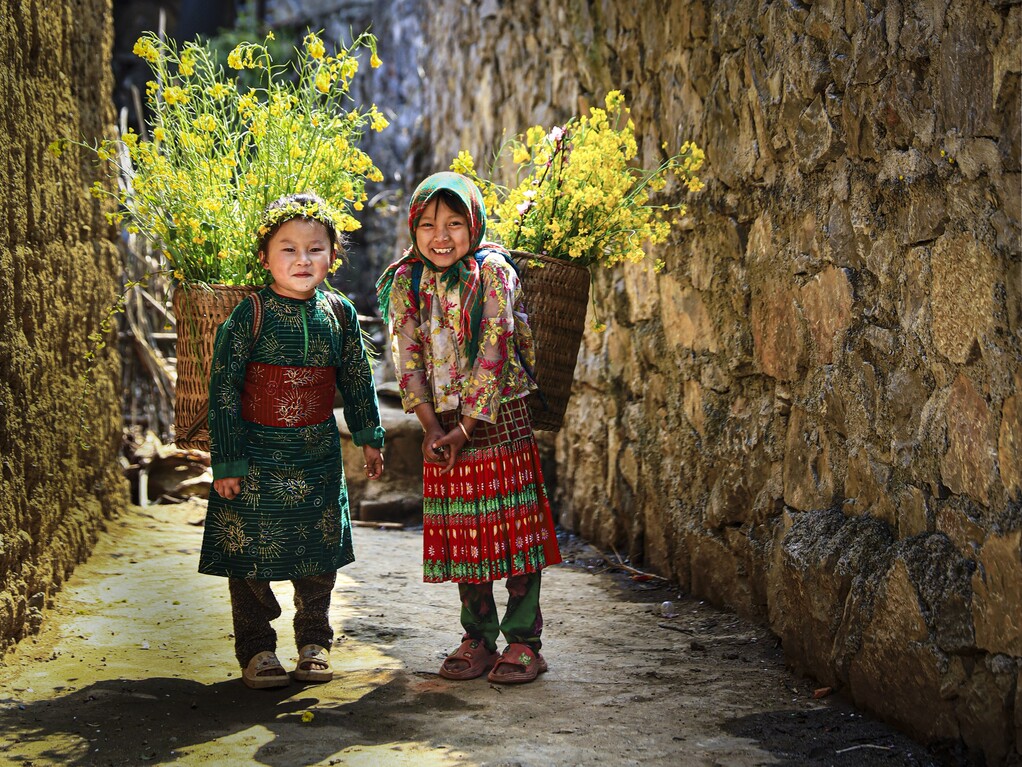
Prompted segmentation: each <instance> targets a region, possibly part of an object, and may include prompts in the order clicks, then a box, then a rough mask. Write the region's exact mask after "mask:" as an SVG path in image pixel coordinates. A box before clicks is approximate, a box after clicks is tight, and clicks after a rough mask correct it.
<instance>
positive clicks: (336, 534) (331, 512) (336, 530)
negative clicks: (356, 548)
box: [316, 504, 341, 543]
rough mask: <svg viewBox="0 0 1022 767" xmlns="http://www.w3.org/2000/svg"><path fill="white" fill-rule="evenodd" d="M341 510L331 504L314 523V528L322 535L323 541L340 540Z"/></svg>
mask: <svg viewBox="0 0 1022 767" xmlns="http://www.w3.org/2000/svg"><path fill="white" fill-rule="evenodd" d="M340 517H341V512H340V509H338V508H337V506H335V505H333V504H331V505H330V506H328V507H327V508H326V509H324V510H323V516H321V517H320V518H319V522H317V523H316V529H317V530H319V533H320V535H322V536H323V543H337V542H338V541H339V540H341V519H340Z"/></svg>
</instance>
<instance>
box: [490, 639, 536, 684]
mask: <svg viewBox="0 0 1022 767" xmlns="http://www.w3.org/2000/svg"><path fill="white" fill-rule="evenodd" d="M546 670H547V665H546V661H545V660H543V656H542V655H540V654H539V653H538V652H536V651H535V650H533V649H532V648H531V647H529V645H527V644H522V643H520V642H513V643H512V644H509V645H508V646H507V649H505V650H504V652H503V654H502V655H501V656H500V658H498V659H497V663H496V665H494V667H493V670H492V671H491V672H490V673H489V676H487V677H486V678H487V679H488V680H489V681H491V682H493V683H495V684H525V683H526V682H532V681H534V680H535V679H536V677H538V676H539V675H540V674H542V673H543V672H544V671H546Z"/></svg>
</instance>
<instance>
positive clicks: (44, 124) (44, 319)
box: [0, 0, 126, 654]
mask: <svg viewBox="0 0 1022 767" xmlns="http://www.w3.org/2000/svg"><path fill="white" fill-rule="evenodd" d="M109 6H110V3H109V0H79V2H76V3H73V4H72V3H54V2H50V1H49V0H0V100H2V106H3V108H2V109H0V121H2V122H3V123H4V128H3V130H2V131H0V167H2V168H3V169H4V174H3V178H2V181H0V184H2V188H3V201H4V216H3V220H2V222H0V371H2V373H0V462H2V469H0V471H2V478H0V654H2V652H3V649H6V648H7V647H8V646H10V645H11V644H12V643H13V642H15V641H17V640H18V639H20V638H22V637H24V636H25V635H26V634H28V633H31V632H32V631H34V630H35V629H36V628H37V627H38V625H39V622H40V620H41V616H42V612H41V611H42V610H43V608H44V607H45V605H46V604H47V601H48V600H49V598H50V595H51V594H53V593H54V592H55V591H56V590H57V589H58V588H59V587H60V584H61V583H62V582H63V581H64V580H65V579H66V578H67V576H68V575H69V574H70V572H71V571H72V569H73V568H74V566H75V564H76V563H78V562H80V561H82V560H83V559H84V558H85V557H86V556H87V554H88V553H89V551H90V550H91V548H92V545H93V543H94V541H95V540H96V536H97V534H98V532H99V530H100V529H101V528H102V525H103V520H104V519H106V518H109V517H110V516H111V515H112V514H115V513H116V512H117V510H118V509H121V508H123V506H124V504H125V502H126V492H125V485H124V481H123V479H122V478H121V476H120V468H119V465H118V462H117V458H118V454H119V449H120V434H121V413H120V398H119V391H118V390H117V384H118V382H119V362H118V359H117V358H116V356H115V355H114V354H113V353H112V352H110V351H108V350H107V349H104V350H102V351H101V352H100V353H99V354H98V355H97V358H96V362H95V363H94V364H93V365H92V366H91V371H89V370H87V365H86V363H85V360H84V355H85V354H86V352H87V350H88V349H89V348H90V342H89V341H88V336H89V334H91V333H93V332H95V331H97V329H98V328H99V327H100V323H101V322H102V320H103V318H104V317H105V316H106V314H107V310H108V307H110V306H111V305H112V304H113V302H114V300H115V298H116V295H117V293H116V291H117V282H116V275H117V274H118V273H119V258H118V254H117V249H116V246H115V244H114V241H113V236H114V233H113V231H112V230H111V229H110V228H109V227H108V226H107V225H106V223H105V221H104V219H103V217H102V216H101V215H100V210H99V208H98V204H97V203H96V201H95V200H93V199H92V198H91V197H90V195H89V193H88V192H89V185H90V184H91V183H92V181H93V180H94V178H95V166H94V161H93V160H92V158H91V157H89V156H88V155H86V154H84V153H81V152H78V151H68V152H66V153H65V154H64V155H63V156H61V157H59V158H58V157H55V156H53V155H52V154H51V153H49V152H47V151H46V149H47V145H48V144H49V143H50V142H51V141H53V140H54V139H56V138H58V137H61V136H63V137H69V138H80V137H87V138H92V137H95V136H98V135H100V134H102V133H103V131H104V130H106V129H107V126H109V125H111V124H112V122H113V114H112V109H111V106H110V103H111V102H110V93H111V90H112V82H111V75H110V45H111V39H112V30H111V23H110V18H111V12H110V7H109ZM86 372H89V373H90V380H91V381H92V385H91V386H90V388H89V389H88V391H86V392H83V391H82V387H81V384H80V382H79V377H80V376H81V375H82V374H83V373H86ZM86 444H87V445H89V446H88V447H85V446H84V445H86Z"/></svg>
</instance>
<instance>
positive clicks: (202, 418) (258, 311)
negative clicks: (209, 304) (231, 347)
mask: <svg viewBox="0 0 1022 767" xmlns="http://www.w3.org/2000/svg"><path fill="white" fill-rule="evenodd" d="M247 299H248V300H250V301H251V302H252V345H251V346H250V347H249V349H248V353H249V355H251V354H252V350H253V349H255V345H256V341H258V340H259V333H260V331H261V330H262V329H263V299H262V297H261V296H260V295H259V293H258V292H256V293H249V294H248V296H247ZM208 419H209V399H206V401H205V402H204V403H203V405H202V407H200V408H199V412H198V413H197V414H196V416H195V421H194V422H193V423H192V425H191V426H189V427H188V430H187V431H186V432H185V439H186V440H188V441H191V440H193V439H194V438H195V436H196V435H197V434H198V433H199V431H200V430H201V429H202V428H203V427H204V426H206V422H207V421H208Z"/></svg>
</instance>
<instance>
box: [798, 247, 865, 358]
mask: <svg viewBox="0 0 1022 767" xmlns="http://www.w3.org/2000/svg"><path fill="white" fill-rule="evenodd" d="M852 303H853V295H852V285H851V283H850V282H849V281H848V275H847V274H846V273H845V271H844V270H843V269H836V268H834V267H829V268H827V269H824V270H823V271H822V272H820V273H819V274H817V275H816V276H814V277H813V278H812V279H811V280H809V282H807V283H806V284H805V285H803V286H802V288H801V290H800V291H799V304H800V305H801V307H802V314H803V316H804V317H805V318H806V325H807V327H808V329H809V337H810V338H811V339H812V348H813V350H814V352H815V359H816V361H817V362H818V363H819V364H821V365H829V364H830V363H831V362H833V361H834V349H835V348H836V349H839V350H840V348H841V346H842V343H843V341H844V335H845V332H846V331H847V330H848V325H849V323H850V322H851V320H852Z"/></svg>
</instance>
